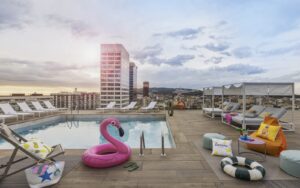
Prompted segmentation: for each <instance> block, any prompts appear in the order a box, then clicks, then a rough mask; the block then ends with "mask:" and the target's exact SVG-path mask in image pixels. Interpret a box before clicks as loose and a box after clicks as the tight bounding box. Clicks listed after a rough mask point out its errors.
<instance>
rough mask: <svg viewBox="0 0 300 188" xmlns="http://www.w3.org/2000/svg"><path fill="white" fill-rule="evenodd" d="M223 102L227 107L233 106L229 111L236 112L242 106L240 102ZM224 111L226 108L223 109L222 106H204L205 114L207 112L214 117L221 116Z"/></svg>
mask: <svg viewBox="0 0 300 188" xmlns="http://www.w3.org/2000/svg"><path fill="white" fill-rule="evenodd" d="M223 104H224V105H225V107H227V106H231V108H230V110H229V111H228V112H235V111H237V110H238V109H239V108H240V104H239V103H233V102H224V103H223ZM225 107H224V108H225ZM222 113H224V110H222V109H220V108H203V114H205V115H207V116H209V117H211V118H214V117H215V116H221V115H222Z"/></svg>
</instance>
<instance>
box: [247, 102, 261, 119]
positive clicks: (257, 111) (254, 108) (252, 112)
mask: <svg viewBox="0 0 300 188" xmlns="http://www.w3.org/2000/svg"><path fill="white" fill-rule="evenodd" d="M264 109H265V107H263V106H260V105H254V106H252V107H251V108H250V109H249V110H248V111H247V112H246V114H245V117H249V118H255V117H257V116H258V115H259V114H260V113H261V112H262V111H263V110H264Z"/></svg>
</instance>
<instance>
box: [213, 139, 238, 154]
mask: <svg viewBox="0 0 300 188" xmlns="http://www.w3.org/2000/svg"><path fill="white" fill-rule="evenodd" d="M212 143H213V150H212V153H211V154H212V155H218V156H225V157H232V156H233V155H232V149H231V143H232V140H220V139H215V138H213V139H212Z"/></svg>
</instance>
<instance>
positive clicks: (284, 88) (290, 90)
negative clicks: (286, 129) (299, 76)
mask: <svg viewBox="0 0 300 188" xmlns="http://www.w3.org/2000/svg"><path fill="white" fill-rule="evenodd" d="M294 91H295V89H294V83H280V82H279V83H274V82H270V83H268V82H242V83H237V84H229V85H224V86H223V87H222V93H223V96H224V95H241V96H243V118H244V119H243V128H246V125H245V112H246V96H249V95H250V96H289V97H292V122H294V110H295V92H294ZM222 99H223V97H222ZM292 130H294V125H293V127H292Z"/></svg>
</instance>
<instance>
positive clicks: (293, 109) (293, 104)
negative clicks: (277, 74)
mask: <svg viewBox="0 0 300 188" xmlns="http://www.w3.org/2000/svg"><path fill="white" fill-rule="evenodd" d="M294 112H295V83H293V88H292V130H293V131H295V124H294Z"/></svg>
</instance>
